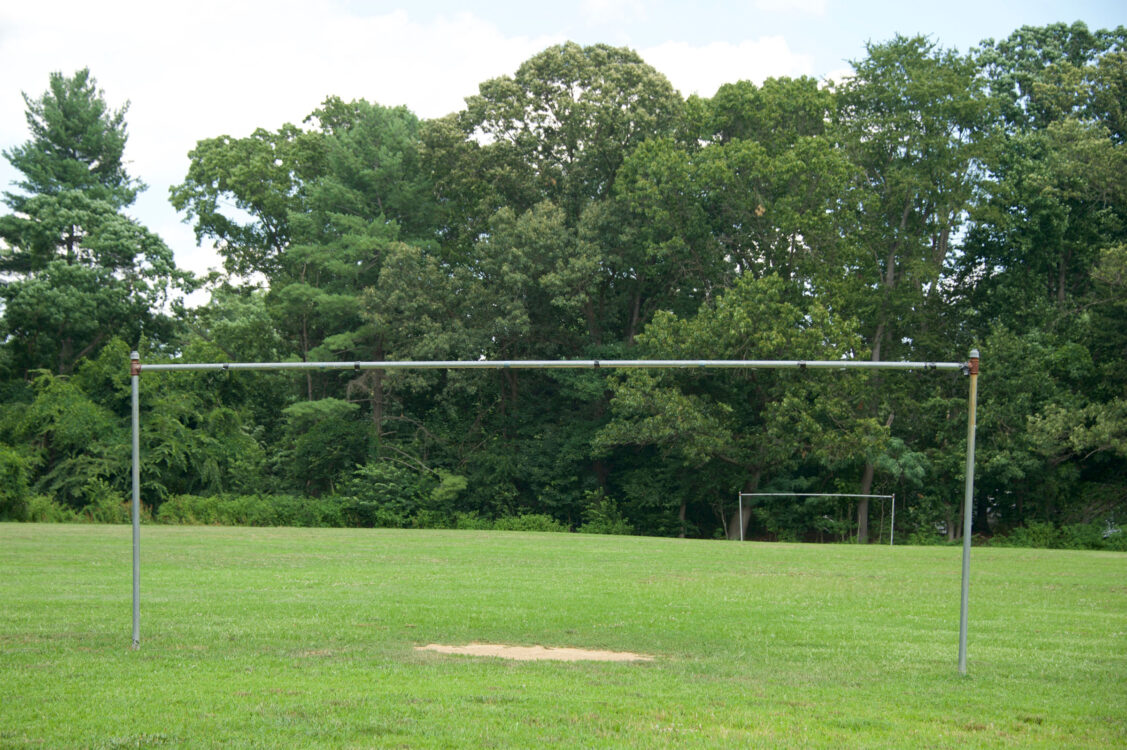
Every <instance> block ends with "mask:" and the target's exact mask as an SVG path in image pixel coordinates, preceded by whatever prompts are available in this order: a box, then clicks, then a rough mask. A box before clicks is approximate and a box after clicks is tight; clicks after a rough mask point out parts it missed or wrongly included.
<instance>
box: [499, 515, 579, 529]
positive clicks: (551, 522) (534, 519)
mask: <svg viewBox="0 0 1127 750" xmlns="http://www.w3.org/2000/svg"><path fill="white" fill-rule="evenodd" d="M493 528H494V529H496V530H497V531H557V532H559V531H567V527H566V526H564V525H563V524H562V523H560V522H559V521H557V520H556V519H554V518H552V517H551V516H549V515H548V514H547V513H524V514H521V515H519V516H502V517H501V518H498V519H497V520H496V521H495V522H494V523H493Z"/></svg>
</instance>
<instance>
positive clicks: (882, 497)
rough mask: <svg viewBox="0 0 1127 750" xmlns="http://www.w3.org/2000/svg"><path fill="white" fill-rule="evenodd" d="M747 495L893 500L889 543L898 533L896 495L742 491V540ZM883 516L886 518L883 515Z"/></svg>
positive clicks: (740, 506) (740, 496)
mask: <svg viewBox="0 0 1127 750" xmlns="http://www.w3.org/2000/svg"><path fill="white" fill-rule="evenodd" d="M745 497H852V498H862V497H867V498H873V499H876V500H891V501H892V520H891V521H889V525H888V544H889V546H892V543H893V539H894V538H895V534H896V495H895V494H892V495H858V494H849V493H846V492H741V493H740V494H739V502H738V504H739V513H740V541H741V542H742V541H743V540H744V498H745ZM881 518H884V516H883V515H882V516H881Z"/></svg>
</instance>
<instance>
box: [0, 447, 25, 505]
mask: <svg viewBox="0 0 1127 750" xmlns="http://www.w3.org/2000/svg"><path fill="white" fill-rule="evenodd" d="M27 474H28V466H27V459H26V458H25V457H24V456H23V455H21V454H20V453H18V452H17V451H15V450H14V449H12V448H11V447H9V446H7V445H0V521H23V520H25V519H26V517H27V514H28V501H29V500H30V498H31V493H30V491H29V489H28V484H27Z"/></svg>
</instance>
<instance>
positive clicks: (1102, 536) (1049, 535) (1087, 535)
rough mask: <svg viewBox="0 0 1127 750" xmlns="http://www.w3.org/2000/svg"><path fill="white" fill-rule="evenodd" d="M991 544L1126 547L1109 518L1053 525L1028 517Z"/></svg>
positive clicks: (1125, 540) (1122, 535) (1126, 538)
mask: <svg viewBox="0 0 1127 750" xmlns="http://www.w3.org/2000/svg"><path fill="white" fill-rule="evenodd" d="M991 544H993V545H995V546H999V547H1039V548H1055V549H1106V550H1120V551H1127V534H1125V533H1124V532H1123V531H1122V530H1121V529H1120V528H1119V527H1117V526H1115V525H1114V524H1113V523H1112V522H1111V521H1094V522H1092V523H1076V524H1069V525H1067V526H1061V527H1059V528H1058V527H1056V526H1054V525H1053V524H1051V523H1049V522H1047V521H1031V522H1030V523H1028V524H1026V525H1025V526H1019V527H1018V528H1016V529H1013V530H1012V531H1010V532H1009V533H1008V534H1005V535H1004V536H997V537H994V539H993V540H992V541H991Z"/></svg>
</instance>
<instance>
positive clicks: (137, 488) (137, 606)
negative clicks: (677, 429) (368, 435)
mask: <svg viewBox="0 0 1127 750" xmlns="http://www.w3.org/2000/svg"><path fill="white" fill-rule="evenodd" d="M658 368H664V369H729V370H754V369H775V370H782V369H797V370H848V369H862V370H959V371H962V372H963V373H964V374H965V375H969V376H970V387H969V393H968V398H967V404H968V420H967V460H966V492H965V494H964V498H963V575H962V597H961V600H960V607H959V673H960V674H966V672H967V600H968V597H969V590H970V588H969V587H970V580H969V579H970V541H971V518H972V514H971V511H972V509H973V495H974V433H975V421H976V417H975V412H976V411H977V401H978V350H976V349H974V350H971V352H970V358H969V360H968V361H966V362H866V361H859V360H748V359H695V360H690V359H616V360H597V359H584V360H488V359H480V360H464V361H462V360H448V361H447V360H435V361H417V362H411V361H398V362H226V363H217V364H211V363H206V364H205V363H189V362H183V363H171V364H142V362H141V355H140V354H138V353H137V352H136V351H134V352H133V353H132V354H131V355H130V365H129V375H130V380H131V383H132V390H133V414H132V417H133V419H132V422H133V424H132V430H133V497H132V503H131V507H130V511H131V512H130V515H131V518H132V524H133V648H134V649H137V648H140V646H141V417H140V413H141V412H140V409H141V407H140V403H141V401H140V399H141V397H140V380H141V373H142V372H169V371H208V370H211V371H214V370H227V371H230V370H321V371H325V370H356V371H360V370H519V369H525V370H546V369H595V370H598V369H658Z"/></svg>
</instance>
